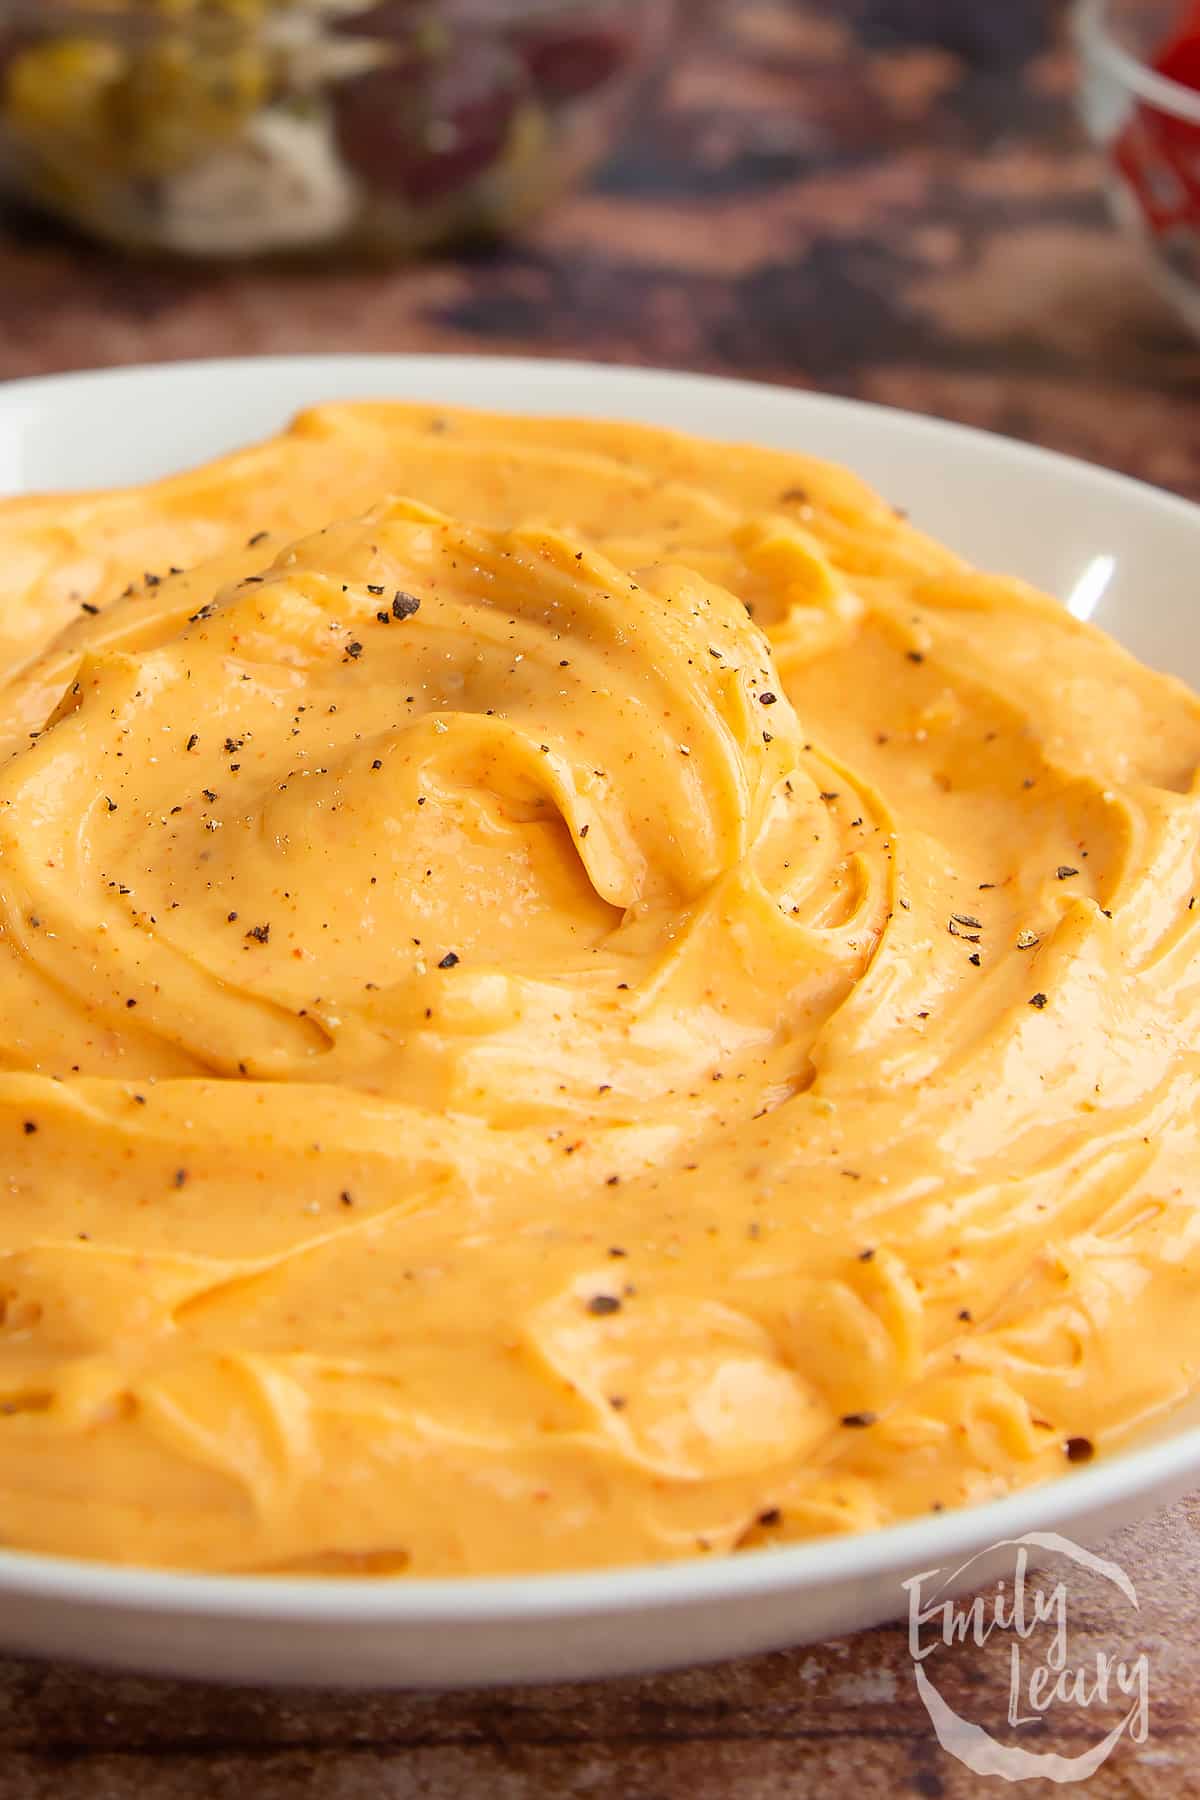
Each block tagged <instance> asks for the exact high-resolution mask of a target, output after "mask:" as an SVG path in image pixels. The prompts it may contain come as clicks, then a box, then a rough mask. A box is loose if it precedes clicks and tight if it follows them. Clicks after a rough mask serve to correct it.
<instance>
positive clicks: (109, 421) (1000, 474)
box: [0, 356, 1200, 1687]
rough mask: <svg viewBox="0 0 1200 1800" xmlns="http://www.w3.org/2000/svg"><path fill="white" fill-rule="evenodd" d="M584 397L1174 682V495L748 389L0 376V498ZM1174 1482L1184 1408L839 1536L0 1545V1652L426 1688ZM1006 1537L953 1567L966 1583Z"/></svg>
mask: <svg viewBox="0 0 1200 1800" xmlns="http://www.w3.org/2000/svg"><path fill="white" fill-rule="evenodd" d="M384 396H403V397H406V398H412V399H423V400H433V401H437V402H440V403H442V404H444V405H447V406H449V405H453V404H464V405H470V406H483V407H496V408H506V409H509V410H513V411H528V412H549V413H567V414H576V415H579V414H591V415H594V416H603V417H609V418H624V419H641V420H646V421H648V422H650V423H657V424H662V425H673V426H677V427H680V428H681V429H683V430H688V431H696V432H701V433H704V434H707V435H708V436H711V437H720V438H728V439H740V440H750V441H752V442H756V443H760V444H770V445H776V446H779V447H781V448H789V447H790V448H794V449H803V450H805V451H810V452H813V453H815V454H817V455H820V456H824V457H828V458H831V459H833V460H835V461H841V462H845V463H848V464H850V465H851V466H852V467H853V468H855V469H856V470H858V472H859V473H860V474H862V475H864V476H865V477H866V478H867V480H868V481H870V482H872V483H873V484H874V485H875V486H876V487H878V488H879V489H881V490H882V492H883V493H885V494H886V495H887V497H888V499H890V500H892V501H893V502H895V503H896V504H897V505H901V506H904V507H906V508H908V510H909V511H910V512H911V514H912V516H913V519H914V521H915V522H916V523H917V524H918V525H920V526H922V527H923V528H924V529H925V530H927V531H930V532H932V533H933V534H934V535H935V536H937V537H940V538H942V539H943V540H944V541H945V542H947V543H949V544H951V545H953V546H954V547H955V548H956V549H958V550H961V551H962V552H964V553H965V554H966V555H967V556H969V557H971V558H972V559H973V560H974V561H975V562H977V563H980V564H982V565H984V566H986V567H990V568H993V569H998V570H1003V571H1005V572H1007V573H1013V574H1018V575H1022V576H1024V577H1025V578H1026V579H1027V580H1029V581H1033V582H1036V583H1037V584H1038V585H1039V586H1041V587H1043V588H1046V589H1049V590H1050V591H1051V592H1053V593H1056V594H1057V595H1059V596H1060V597H1061V598H1062V600H1063V601H1064V603H1065V604H1067V605H1069V606H1070V607H1071V609H1072V611H1074V612H1075V613H1077V614H1078V615H1079V616H1081V617H1090V618H1093V619H1095V620H1096V621H1097V622H1098V623H1100V624H1102V625H1103V626H1105V627H1106V628H1107V629H1108V630H1109V631H1111V632H1112V633H1113V634H1114V635H1115V636H1116V637H1118V638H1120V639H1121V640H1122V642H1124V643H1125V644H1127V645H1128V646H1129V647H1130V648H1131V649H1132V650H1134V651H1135V652H1136V653H1137V654H1138V655H1139V656H1141V657H1143V658H1144V659H1145V660H1146V661H1147V662H1150V663H1153V664H1155V665H1156V666H1157V667H1159V668H1163V669H1168V670H1171V671H1173V672H1174V673H1176V674H1179V675H1183V676H1185V677H1186V678H1187V679H1189V680H1190V681H1192V682H1193V683H1195V684H1197V685H1200V509H1198V508H1196V507H1192V506H1189V505H1187V504H1185V503H1184V502H1183V501H1181V500H1176V499H1172V498H1170V497H1169V496H1168V495H1165V494H1162V493H1159V492H1157V491H1156V490H1154V489H1152V488H1148V487H1143V486H1140V485H1139V484H1137V483H1136V482H1131V481H1126V480H1124V479H1122V478H1121V477H1119V476H1115V475H1111V474H1107V473H1105V472H1103V471H1101V470H1098V469H1092V468H1088V467H1086V466H1085V465H1083V464H1082V463H1077V462H1072V461H1070V460H1068V459H1067V458H1065V457H1059V456H1052V455H1049V454H1048V453H1046V452H1044V451H1038V450H1031V449H1028V448H1026V447H1025V446H1023V445H1020V444H1015V443H1010V442H1007V441H1005V440H1004V439H1000V438H993V437H988V436H985V435H984V434H983V433H981V432H974V431H967V430H964V429H962V428H961V427H959V426H952V425H945V424H942V423H939V422H938V421H936V420H930V419H920V418H915V417H913V416H911V415H909V414H907V413H899V412H889V411H885V410H883V409H881V408H878V407H871V406H862V405H857V404H854V403H851V402H848V401H842V400H831V399H826V398H823V397H820V396H817V395H812V394H801V393H792V392H789V391H784V390H780V389H774V388H765V387H755V386H751V385H749V384H747V383H739V382H723V381H713V380H708V379H702V378H700V377H695V376H688V375H667V374H659V373H654V372H649V371H644V370H635V369H611V368H603V369H602V368H593V367H588V366H585V365H579V364H570V363H542V362H518V361H500V360H496V361H490V360H484V359H479V358H472V357H401V356H396V357H386V356H380V357H370V356H343V357H318V356H310V357H286V358H283V357H281V358H261V359H257V360H254V361H245V362H224V363H222V362H212V363H191V364H186V363H185V364H179V365H175V366H172V367H164V368H147V369H132V370H118V371H113V372H111V373H104V374H89V375H71V376H60V377H56V378H54V379H51V380H46V381H28V382H13V383H10V384H8V385H7V386H5V387H0V493H5V492H7V493H18V492H22V491H24V490H27V489H34V488H64V487H73V486H108V485H112V484H115V483H119V482H126V481H141V480H145V479H147V478H149V477H151V476H154V475H158V474H162V473H165V472H167V471H168V470H172V469H178V468H183V467H186V466H187V465H189V464H191V463H195V462H198V461H200V460H201V459H203V458H204V457H207V456H210V455H213V454H215V453H217V452H219V451H222V450H226V449H231V448H233V447H234V446H236V445H238V444H241V443H245V442H247V441H249V440H251V439H253V438H255V437H260V436H263V435H265V434H266V433H268V432H271V431H274V430H276V429H277V428H278V427H279V426H281V425H282V424H283V423H284V422H285V420H286V419H287V418H288V416H289V415H290V414H291V413H293V412H295V411H296V410H297V408H299V407H301V406H305V405H309V404H311V403H313V402H316V401H320V400H330V399H336V398H357V399H365V398H380V397H384ZM1198 1485H1200V1426H1197V1425H1196V1423H1195V1420H1194V1415H1193V1417H1192V1418H1191V1419H1190V1420H1186V1421H1185V1420H1181V1421H1179V1422H1178V1423H1177V1424H1176V1425H1175V1426H1174V1427H1173V1428H1172V1429H1171V1430H1170V1431H1168V1432H1166V1433H1160V1434H1159V1436H1158V1437H1157V1439H1156V1440H1155V1441H1154V1442H1151V1443H1147V1444H1145V1445H1143V1446H1141V1447H1139V1448H1136V1449H1133V1450H1130V1451H1128V1452H1127V1453H1126V1454H1124V1455H1122V1456H1119V1457H1114V1458H1112V1459H1111V1460H1109V1461H1105V1462H1103V1463H1100V1464H1098V1465H1095V1466H1093V1467H1091V1468H1089V1469H1086V1470H1082V1471H1079V1472H1074V1473H1071V1474H1069V1475H1066V1476H1064V1477H1063V1478H1062V1479H1060V1480H1058V1481H1055V1482H1051V1483H1049V1484H1047V1485H1045V1486H1043V1487H1040V1488H1035V1489H1031V1490H1029V1491H1027V1492H1025V1493H1020V1494H1016V1495H1014V1496H1012V1497H1011V1498H1009V1499H1006V1500H1001V1501H997V1502H995V1503H993V1504H991V1505H988V1506H981V1507H975V1508H972V1509H970V1510H967V1511H963V1512H958V1513H951V1514H941V1515H939V1516H938V1517H936V1518H926V1519H920V1520H917V1521H915V1522H914V1523H912V1524H908V1525H901V1526H895V1527H893V1528H891V1529H889V1530H887V1531H881V1532H877V1533H875V1534H873V1535H871V1536H866V1537H858V1538H837V1539H831V1540H826V1541H823V1542H816V1543H811V1544H802V1545H799V1546H797V1547H795V1548H792V1549H781V1550H763V1551H758V1552H755V1553H753V1554H749V1555H744V1556H740V1557H726V1558H722V1559H720V1560H717V1561H713V1562H711V1563H688V1564H682V1565H680V1564H675V1565H671V1566H668V1567H652V1568H638V1569H627V1570H626V1569H622V1570H609V1571H605V1572H602V1573H598V1574H581V1575H545V1576H531V1577H528V1578H522V1579H510V1578H505V1579H493V1580H469V1581H397V1582H387V1581H383V1582H378V1583H369V1582H361V1581H347V1580H339V1581H302V1580H289V1579H258V1580H255V1579H243V1578H233V1577H220V1578H218V1577H213V1576H188V1575H164V1574H155V1573H149V1572H144V1571H140V1570H130V1569H115V1568H106V1567H99V1566H95V1565H88V1564H83V1563H71V1562H67V1561H61V1560H56V1559H52V1558H49V1557H39V1556H25V1555H21V1554H12V1553H3V1552H0V1648H2V1649H5V1650H10V1651H29V1652H37V1653H42V1654H47V1655H61V1656H72V1657H80V1658H85V1659H87V1660H90V1661H93V1662H98V1663H108V1664H114V1665H120V1666H124V1667H132V1668H142V1669H148V1670H154V1671H155V1672H157V1673H173V1674H181V1675H198V1676H206V1677H209V1678H215V1679H225V1680H240V1681H254V1682H263V1681H276V1682H326V1683H337V1684H341V1685H367V1684H371V1685H382V1686H386V1685H392V1686H419V1687H444V1686H453V1685H466V1684H474V1683H482V1682H516V1681H538V1680H565V1679H568V1678H572V1677H583V1676H601V1675H617V1674H625V1673H629V1672H633V1671H636V1670H645V1669H652V1668H663V1667H667V1666H670V1665H673V1664H675V1665H678V1664H683V1663H695V1662H701V1661H714V1660H716V1659H718V1658H720V1657H725V1656H736V1655H741V1654H745V1653H747V1652H750V1651H755V1650H766V1649H773V1648H778V1647H780V1646H783V1645H787V1644H800V1643H804V1642H808V1641H812V1640H815V1639H818V1638H826V1637H830V1636H835V1635H837V1634H839V1633H841V1632H847V1631H853V1630H857V1629H858V1628H860V1627H862V1626H865V1625H872V1624H876V1623H878V1622H880V1621H881V1620H884V1619H888V1618H894V1617H898V1616H899V1615H901V1614H902V1613H903V1612H904V1611H905V1607H906V1596H905V1593H904V1591H903V1589H902V1587H901V1583H902V1581H903V1580H904V1579H905V1578H906V1577H907V1576H909V1575H912V1574H915V1573H918V1572H920V1571H923V1570H932V1569H937V1568H942V1569H947V1570H949V1569H952V1568H955V1567H957V1566H959V1565H960V1564H962V1563H963V1562H964V1561H966V1559H968V1558H971V1557H975V1556H977V1555H979V1553H982V1552H985V1551H986V1550H987V1549H988V1547H989V1546H993V1545H999V1544H1000V1542H1001V1540H1003V1539H1010V1540H1011V1539H1012V1538H1013V1537H1016V1536H1019V1535H1020V1534H1022V1533H1024V1532H1026V1531H1031V1530H1036V1531H1051V1530H1056V1531H1060V1532H1064V1533H1068V1534H1070V1535H1071V1536H1072V1537H1073V1538H1074V1539H1075V1540H1077V1541H1078V1540H1083V1541H1092V1540H1095V1539H1096V1538H1098V1537H1100V1536H1101V1535H1103V1534H1104V1533H1105V1532H1107V1531H1110V1530H1112V1529H1113V1528H1115V1527H1116V1526H1117V1525H1119V1524H1122V1523H1124V1522H1126V1521H1127V1520H1129V1519H1132V1518H1134V1517H1135V1516H1137V1514H1139V1513H1141V1512H1145V1511H1147V1510H1149V1509H1150V1508H1151V1507H1154V1506H1158V1505H1162V1504H1165V1503H1166V1502H1167V1501H1168V1500H1171V1499H1173V1498H1175V1497H1176V1496H1177V1495H1179V1494H1181V1493H1184V1492H1185V1491H1186V1490H1187V1489H1188V1488H1189V1487H1194V1486H1198ZM1006 1563H1007V1566H1008V1568H1009V1569H1010V1570H1011V1566H1012V1565H1011V1552H1005V1551H1004V1550H1002V1549H1001V1550H999V1551H998V1552H997V1555H996V1557H995V1559H994V1563H992V1564H989V1562H988V1560H987V1559H986V1557H985V1558H984V1559H983V1560H980V1561H976V1562H974V1563H973V1565H972V1570H971V1581H972V1582H973V1583H974V1584H976V1585H978V1584H981V1583H982V1582H983V1581H984V1580H985V1579H987V1578H988V1576H989V1573H990V1571H991V1570H992V1569H993V1568H994V1570H995V1572H997V1573H999V1572H1001V1571H1002V1570H1003V1568H1004V1566H1005V1564H1006Z"/></svg>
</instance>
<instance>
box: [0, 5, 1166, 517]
mask: <svg viewBox="0 0 1200 1800" xmlns="http://www.w3.org/2000/svg"><path fill="white" fill-rule="evenodd" d="M214 7H215V10H216V12H217V13H219V14H222V15H223V16H222V17H220V18H217V19H214V18H213V17H212V16H211V15H212V11H213V9H214ZM506 8H507V9H508V10H507V11H506V10H505V9H506ZM71 10H72V11H73V12H74V14H75V17H74V19H73V20H66V19H65V18H64V17H63V16H60V9H59V8H58V7H57V5H56V0H38V3H37V4H36V5H35V6H33V7H32V8H31V7H30V6H29V5H28V3H27V0H0V26H2V27H3V30H2V32H0V186H2V187H3V188H4V191H5V193H6V195H7V199H6V201H5V202H4V205H3V210H0V378H9V377H15V376H22V375H35V374H40V373H45V372H49V371H55V370H65V369H73V368H80V367H88V366H93V365H99V364H117V363H131V362H140V361H153V360H160V359H173V358H180V357H201V356H214V355H231V354H237V355H241V354H255V353H261V352H278V351H330V350H342V349H344V350H355V351H369V350H377V351H397V350H421V351H427V350H444V351H470V352H479V351H483V352H497V353H508V352H519V353H533V354H537V355H541V356H549V357H587V358H599V359H603V360H614V361H618V360H619V361H622V362H632V363H645V364H660V365H664V366H668V367H679V368H689V369H698V370H707V371H715V372H719V373H724V374H729V375H735V376H744V377H751V378H754V379H757V380H766V381H774V382H784V383H789V384H794V385H799V386H809V387H817V388H822V389H827V390H829V391H832V392H836V393H842V394H851V395H856V396H859V397H862V398H865V399H869V400H876V401H883V402H887V403H890V404H895V405H899V406H905V407H912V408H915V409H917V410H920V411H924V412H930V413H934V414H939V415H941V416H943V417H946V418H954V419H962V420H966V421H969V422H971V423H974V424H979V425H984V426H987V427H991V428H993V429H996V430H999V431H1002V432H1006V433H1010V434H1012V435H1015V436H1018V437H1023V438H1028V439H1033V440H1036V441H1039V442H1042V443H1045V444H1050V445H1053V446H1056V447H1058V448H1061V449H1064V450H1068V451H1072V452H1074V453H1077V454H1080V455H1083V456H1085V457H1089V458H1091V459H1093V460H1095V461H1099V462H1104V463H1108V464H1110V465H1112V466H1115V467H1118V468H1124V469H1127V470H1130V471H1132V472H1135V473H1137V474H1139V475H1141V476H1143V477H1145V478H1147V479H1149V480H1152V481H1155V482H1159V483H1161V484H1163V485H1165V486H1168V487H1172V488H1175V489H1177V490H1179V491H1181V492H1185V493H1190V494H1192V495H1193V496H1194V497H1197V498H1200V337H1197V336H1196V335H1193V334H1192V332H1191V331H1190V330H1189V327H1188V324H1187V322H1186V314H1187V311H1188V294H1189V284H1190V282H1191V280H1192V278H1193V276H1194V277H1195V278H1196V281H1197V283H1198V286H1197V295H1198V296H1200V259H1195V258H1196V252H1195V245H1196V243H1197V242H1198V241H1200V235H1198V234H1200V49H1197V50H1196V55H1195V57H1194V59H1193V60H1192V61H1189V57H1190V55H1191V51H1190V49H1189V48H1188V44H1189V43H1191V42H1192V40H1191V38H1190V35H1189V34H1190V31H1191V25H1190V22H1189V19H1188V8H1187V7H1186V6H1185V5H1175V6H1171V5H1162V4H1155V3H1152V0H1148V3H1146V4H1140V3H1137V0H1125V3H1124V4H1118V5H1114V6H1112V7H1111V8H1106V7H1104V6H1102V5H1099V4H1097V5H1094V6H1088V5H1087V4H1086V0H1085V5H1084V7H1083V9H1082V11H1083V14H1084V15H1085V16H1084V17H1083V19H1082V21H1080V20H1079V19H1077V21H1076V25H1075V28H1074V29H1072V25H1071V19H1070V11H1071V9H1070V8H1068V7H1067V6H1066V5H1064V4H1063V3H1062V0H706V3H705V4H703V5H701V4H699V3H698V0H676V4H675V5H674V7H672V5H671V0H638V3H636V4H632V5H631V4H630V3H629V0H607V3H606V0H595V3H593V0H529V4H528V5H527V6H525V7H520V6H514V5H513V0H457V3H456V0H445V3H444V4H443V5H440V6H439V5H430V4H422V3H421V0H388V3H386V4H373V5H372V6H371V7H370V8H369V9H368V11H367V13H366V16H365V17H364V0H325V4H324V5H323V6H322V7H319V8H317V11H318V12H319V13H320V17H319V19H316V20H314V16H313V14H314V7H313V5H311V4H310V5H308V6H304V5H299V4H296V3H293V4H292V5H290V6H288V5H284V6H281V5H280V3H279V0H275V4H274V5H273V6H272V5H271V4H270V3H269V0H146V4H144V5H143V6H141V7H138V6H135V5H133V4H131V3H130V0H92V3H91V5H81V4H80V3H79V0H76V5H75V6H74V8H73V9H71ZM264 14H270V15H272V16H271V18H270V19H269V20H267V21H266V22H265V23H264V16H263V15H264ZM282 14H286V15H287V17H282V16H281V15H282ZM305 15H308V16H307V17H305ZM1192 17H1193V18H1194V22H1195V43H1194V44H1192V48H1195V47H1196V45H1200V13H1196V12H1195V11H1194V10H1193V14H1192ZM164 18H165V20H166V24H167V26H169V31H168V30H166V28H165V27H164ZM81 19H82V22H81ZM264 32H265V33H266V36H264V35H263V34H264ZM1081 34H1082V41H1083V50H1084V54H1083V55H1081V54H1080V45H1079V39H1080V36H1081ZM1185 40H1186V41H1185ZM1181 45H1182V46H1183V47H1182V48H1181V47H1180V46H1181ZM1172 46H1174V48H1173V49H1172ZM1167 51H1170V55H1169V56H1168V59H1167V62H1165V63H1164V61H1163V56H1164V54H1166V52H1167ZM1171 57H1173V60H1171ZM1156 63H1157V72H1156V69H1155V65H1156ZM1192 67H1194V68H1195V75H1196V85H1195V88H1194V89H1191V88H1189V86H1188V83H1189V80H1190V76H1189V70H1190V69H1191V68H1192ZM1085 69H1086V87H1085V93H1086V101H1087V104H1086V106H1085V107H1084V109H1083V111H1084V114H1085V116H1086V119H1087V124H1088V126H1089V127H1090V136H1089V133H1088V131H1087V130H1085V126H1084V123H1082V122H1081V108H1080V99H1081V87H1083V86H1084V84H1085V73H1084V71H1085ZM1166 69H1169V70H1170V71H1171V72H1170V73H1165V72H1163V71H1164V70H1166ZM1147 72H1148V76H1149V83H1150V86H1149V87H1148V88H1147V89H1146V91H1143V88H1142V85H1140V84H1141V77H1142V75H1144V74H1146V73H1147ZM1156 83H1158V84H1161V86H1159V87H1156V86H1155V85H1154V84H1156ZM1131 84H1132V85H1131ZM1168 88H1174V89H1176V90H1177V94H1175V95H1174V96H1173V95H1172V94H1170V93H1168V91H1167V90H1168ZM1189 94H1190V95H1191V97H1192V98H1193V99H1194V100H1195V114H1194V117H1193V116H1192V114H1191V113H1190V111H1189V110H1188V98H1187V97H1188V95H1189ZM1174 98H1178V99H1179V105H1180V107H1181V108H1182V111H1181V112H1176V110H1175V108H1174V106H1173V105H1172V104H1171V102H1172V100H1173V99H1174ZM1193 175H1194V178H1195V187H1194V189H1192V188H1191V187H1189V183H1190V181H1191V179H1192V176H1193ZM579 183H582V185H574V186H573V184H579ZM1181 195H1182V198H1181ZM1114 205H1115V208H1116V215H1114ZM1193 207H1194V211H1192V210H1191V209H1192V208H1193ZM64 219H65V220H68V221H70V223H69V224H64V223H63V222H62V221H63V220H64ZM110 240H115V242H116V243H118V244H120V245H121V246H123V247H122V248H115V247H113V243H112V242H111V241H110ZM130 246H132V248H130ZM1189 259H1195V260H1189ZM1197 306H1198V312H1197V323H1198V325H1200V299H1198V300H1197Z"/></svg>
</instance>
